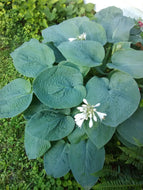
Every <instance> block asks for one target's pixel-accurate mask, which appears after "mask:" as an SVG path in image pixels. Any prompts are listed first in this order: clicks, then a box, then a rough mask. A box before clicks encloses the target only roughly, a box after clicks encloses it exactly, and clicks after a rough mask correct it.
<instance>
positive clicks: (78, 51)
mask: <svg viewBox="0 0 143 190" xmlns="http://www.w3.org/2000/svg"><path fill="white" fill-rule="evenodd" d="M58 48H59V50H60V51H61V52H62V54H63V55H64V57H65V58H66V59H67V60H68V61H70V62H72V63H74V64H76V65H79V66H86V67H96V66H99V65H101V64H102V61H103V59H104V56H105V52H104V48H103V46H102V45H101V44H100V43H99V42H96V41H89V40H80V41H72V42H63V43H62V44H60V45H59V46H58Z"/></svg>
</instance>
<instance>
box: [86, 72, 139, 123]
mask: <svg viewBox="0 0 143 190" xmlns="http://www.w3.org/2000/svg"><path fill="white" fill-rule="evenodd" d="M86 88H87V97H86V99H87V101H88V102H89V103H90V104H91V105H95V104H97V103H100V104H101V105H100V107H98V108H97V111H99V112H102V113H106V114H107V116H106V117H105V120H103V121H102V122H103V124H105V125H107V126H111V127H116V126H118V125H119V124H120V123H122V122H123V121H125V120H126V119H128V118H129V117H130V116H131V115H132V114H133V113H134V112H135V111H136V109H137V107H138V105H139V101H140V93H139V89H138V86H137V83H136V82H135V80H134V79H133V78H132V77H131V76H130V75H128V74H126V73H122V72H119V71H118V72H114V73H113V74H112V75H111V77H110V79H107V78H104V77H103V78H98V77H96V76H95V77H93V78H91V79H90V80H89V81H88V83H87V85H86Z"/></svg>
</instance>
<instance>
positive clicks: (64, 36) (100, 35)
mask: <svg viewBox="0 0 143 190" xmlns="http://www.w3.org/2000/svg"><path fill="white" fill-rule="evenodd" d="M83 33H86V37H87V40H92V41H98V42H100V43H101V44H102V45H104V44H105V43H106V42H107V39H106V32H105V30H104V28H103V27H102V26H101V25H100V24H97V23H95V22H92V21H89V19H88V18H87V17H77V18H72V19H69V20H67V21H64V22H62V23H60V24H58V25H54V26H50V27H48V28H47V29H44V30H43V31H42V35H43V38H44V41H43V42H44V43H47V42H53V43H54V44H55V45H56V46H58V45H60V44H61V43H62V42H67V41H69V38H77V37H78V36H79V35H81V34H83Z"/></svg>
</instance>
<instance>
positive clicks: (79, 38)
mask: <svg viewBox="0 0 143 190" xmlns="http://www.w3.org/2000/svg"><path fill="white" fill-rule="evenodd" d="M68 40H69V41H70V42H72V41H75V40H86V33H83V34H81V35H79V36H78V37H77V38H69V39H68Z"/></svg>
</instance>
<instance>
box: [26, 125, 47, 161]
mask: <svg viewBox="0 0 143 190" xmlns="http://www.w3.org/2000/svg"><path fill="white" fill-rule="evenodd" d="M24 145H25V150H26V154H27V156H28V158H29V159H36V158H38V157H40V156H42V155H43V154H44V153H45V152H46V151H47V150H48V149H49V148H50V146H51V145H50V142H49V141H48V140H45V139H40V138H37V137H35V136H33V135H32V134H31V133H29V131H28V130H27V128H26V130H25V139H24Z"/></svg>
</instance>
